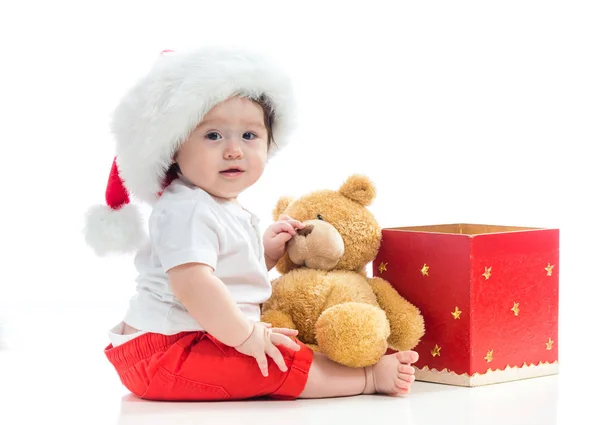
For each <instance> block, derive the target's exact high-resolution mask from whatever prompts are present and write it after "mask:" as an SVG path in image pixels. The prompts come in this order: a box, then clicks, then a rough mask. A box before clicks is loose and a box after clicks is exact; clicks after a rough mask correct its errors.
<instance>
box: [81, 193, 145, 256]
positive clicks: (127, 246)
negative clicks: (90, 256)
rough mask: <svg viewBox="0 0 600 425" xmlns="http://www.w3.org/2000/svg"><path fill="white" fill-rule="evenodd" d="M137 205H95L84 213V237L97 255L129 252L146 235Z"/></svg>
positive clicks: (137, 245)
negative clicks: (112, 206) (114, 208)
mask: <svg viewBox="0 0 600 425" xmlns="http://www.w3.org/2000/svg"><path fill="white" fill-rule="evenodd" d="M142 223H143V220H142V215H141V213H140V211H139V210H138V208H137V207H136V206H135V205H132V204H126V205H124V206H123V207H122V208H120V209H118V210H113V209H111V208H110V207H108V206H106V205H94V206H93V207H91V208H90V209H89V210H88V212H87V214H86V223H85V224H86V225H85V241H86V242H87V244H88V245H89V246H90V247H91V248H92V249H93V250H94V251H95V253H96V255H98V256H105V255H107V254H112V253H118V254H123V253H128V252H132V251H134V250H136V249H138V248H139V247H140V246H141V244H142V243H143V242H144V241H145V239H146V233H145V232H144V229H143V227H142Z"/></svg>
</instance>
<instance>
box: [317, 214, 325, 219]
mask: <svg viewBox="0 0 600 425" xmlns="http://www.w3.org/2000/svg"><path fill="white" fill-rule="evenodd" d="M317 220H325V219H324V218H323V216H322V215H321V214H317Z"/></svg>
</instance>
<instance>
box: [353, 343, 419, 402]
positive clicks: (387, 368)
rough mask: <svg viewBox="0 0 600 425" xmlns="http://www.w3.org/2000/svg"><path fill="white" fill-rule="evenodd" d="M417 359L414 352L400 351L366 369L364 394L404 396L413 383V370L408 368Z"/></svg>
mask: <svg viewBox="0 0 600 425" xmlns="http://www.w3.org/2000/svg"><path fill="white" fill-rule="evenodd" d="M418 359H419V355H418V354H417V353H416V352H414V351H400V352H398V353H395V354H389V355H387V356H383V357H382V358H381V360H379V362H378V363H377V364H375V365H373V366H371V367H368V368H367V369H366V375H367V385H366V387H365V391H364V394H374V393H381V394H388V395H394V396H395V395H406V394H408V393H409V392H410V386H411V385H412V383H413V382H414V381H415V369H414V368H413V367H412V366H410V364H411V363H415V362H416V361H417V360H418Z"/></svg>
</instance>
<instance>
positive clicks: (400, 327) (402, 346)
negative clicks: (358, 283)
mask: <svg viewBox="0 0 600 425" xmlns="http://www.w3.org/2000/svg"><path fill="white" fill-rule="evenodd" d="M369 283H370V284H371V288H373V292H374V293H375V296H376V297H377V301H378V303H379V305H380V306H381V308H382V309H383V310H384V311H385V313H386V314H387V317H388V320H389V322H390V329H391V334H390V337H389V339H388V344H389V345H390V348H392V349H393V350H396V351H404V350H411V349H413V348H414V347H416V345H417V344H418V343H419V341H420V340H421V338H422V337H423V335H424V334H425V324H424V321H423V316H422V315H421V312H420V311H419V309H418V308H417V307H416V306H414V305H413V304H411V303H410V302H408V301H407V300H406V299H404V298H403V297H402V296H400V294H398V292H397V291H396V290H395V289H394V288H393V287H392V285H390V283H389V282H387V281H386V280H384V279H381V278H379V277H374V278H371V279H369Z"/></svg>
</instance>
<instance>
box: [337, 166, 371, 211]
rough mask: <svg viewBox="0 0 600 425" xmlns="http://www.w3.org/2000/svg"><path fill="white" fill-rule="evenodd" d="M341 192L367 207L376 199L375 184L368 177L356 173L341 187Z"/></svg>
mask: <svg viewBox="0 0 600 425" xmlns="http://www.w3.org/2000/svg"><path fill="white" fill-rule="evenodd" d="M340 193H341V194H342V195H344V196H345V197H346V198H350V199H352V200H353V201H356V202H358V203H359V204H360V205H362V206H364V207H366V206H367V205H369V204H370V203H371V202H373V199H375V185H374V184H373V182H372V181H371V180H370V179H369V178H368V177H366V176H361V175H359V174H354V175H352V176H350V177H348V180H346V181H345V182H344V184H343V185H342V187H340Z"/></svg>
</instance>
